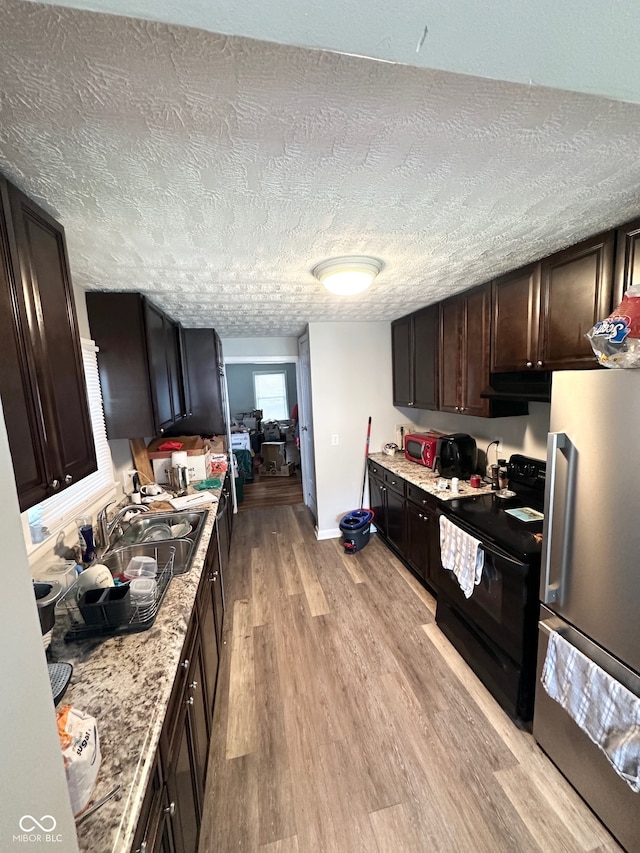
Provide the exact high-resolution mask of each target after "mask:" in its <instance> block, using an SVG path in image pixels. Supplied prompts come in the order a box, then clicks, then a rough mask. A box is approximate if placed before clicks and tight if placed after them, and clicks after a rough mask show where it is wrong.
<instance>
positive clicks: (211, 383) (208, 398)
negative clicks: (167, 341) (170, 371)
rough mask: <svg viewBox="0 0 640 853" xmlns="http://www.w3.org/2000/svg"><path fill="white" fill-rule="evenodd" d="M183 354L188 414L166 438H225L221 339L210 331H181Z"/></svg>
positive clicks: (171, 429)
mask: <svg viewBox="0 0 640 853" xmlns="http://www.w3.org/2000/svg"><path fill="white" fill-rule="evenodd" d="M182 343H183V354H184V359H185V373H186V376H187V389H188V397H189V415H188V417H187V418H185V420H183V421H180V422H179V423H178V424H176V425H175V426H173V427H170V428H168V429H167V430H166V433H167V435H171V434H172V433H173V434H177V433H180V434H181V435H224V434H225V433H226V431H227V427H226V417H225V413H224V408H223V394H222V387H223V386H222V376H223V372H224V362H223V356H222V345H221V343H220V338H219V337H218V335H217V333H216V332H215V331H214V330H213V329H183V330H182Z"/></svg>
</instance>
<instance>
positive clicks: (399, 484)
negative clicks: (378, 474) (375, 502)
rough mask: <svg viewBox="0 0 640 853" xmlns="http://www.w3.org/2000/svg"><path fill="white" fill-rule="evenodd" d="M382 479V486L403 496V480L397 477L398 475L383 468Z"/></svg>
mask: <svg viewBox="0 0 640 853" xmlns="http://www.w3.org/2000/svg"><path fill="white" fill-rule="evenodd" d="M383 479H384V484H385V486H386V487H387V488H388V489H391V490H392V491H393V492H397V493H398V494H399V495H403V496H404V486H405V480H403V479H402V477H399V476H398V474H394V473H393V471H388V470H387V469H386V468H385V469H384V476H383Z"/></svg>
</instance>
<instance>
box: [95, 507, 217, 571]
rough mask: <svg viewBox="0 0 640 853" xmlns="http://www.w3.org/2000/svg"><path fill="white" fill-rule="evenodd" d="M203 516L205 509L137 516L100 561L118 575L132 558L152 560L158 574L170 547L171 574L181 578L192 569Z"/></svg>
mask: <svg viewBox="0 0 640 853" xmlns="http://www.w3.org/2000/svg"><path fill="white" fill-rule="evenodd" d="M206 517H207V510H189V511H188V512H187V511H182V512H178V511H172V512H154V513H148V514H147V513H145V514H144V515H138V516H136V517H135V518H134V519H132V520H131V522H130V523H129V525H128V527H126V529H125V530H124V531H123V532H122V533H121V534H119V535H118V536H117V537H116V538H115V539H113V540H112V541H111V543H110V545H109V548H108V550H107V552H106V553H105V554H104V555H103V556H102V558H101V559H100V562H101V563H104V564H105V565H106V566H108V567H109V569H110V570H111V573H112V574H114V575H119V574H122V573H123V572H124V570H125V569H126V568H127V566H128V565H129V561H130V560H131V558H132V557H140V556H146V557H155V558H156V559H157V561H158V569H159V570H160V571H161V570H162V567H163V566H164V565H166V563H167V561H168V560H169V557H170V556H171V548H172V547H173V548H175V558H174V564H173V574H174V575H184V574H186V573H187V572H188V571H189V569H190V568H191V562H192V560H193V556H194V554H195V552H196V550H197V548H198V543H199V542H200V537H201V536H202V529H203V527H204V522H205V520H206ZM172 532H173V533H174V535H173V536H172Z"/></svg>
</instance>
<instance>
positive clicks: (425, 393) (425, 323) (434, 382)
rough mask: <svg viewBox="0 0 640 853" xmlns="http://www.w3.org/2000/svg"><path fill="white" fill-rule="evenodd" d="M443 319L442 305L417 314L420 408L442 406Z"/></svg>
mask: <svg viewBox="0 0 640 853" xmlns="http://www.w3.org/2000/svg"><path fill="white" fill-rule="evenodd" d="M439 320H440V309H439V307H438V305H430V306H429V307H428V308H424V309H423V310H422V311H418V312H417V313H416V314H414V315H413V374H414V389H415V393H414V398H413V400H414V405H415V407H416V408H418V409H437V408H438V350H439V338H438V331H439V328H438V326H439Z"/></svg>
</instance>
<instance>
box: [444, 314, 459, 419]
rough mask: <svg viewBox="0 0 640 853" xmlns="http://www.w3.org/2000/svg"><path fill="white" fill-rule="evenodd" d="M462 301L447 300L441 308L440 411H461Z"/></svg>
mask: <svg viewBox="0 0 640 853" xmlns="http://www.w3.org/2000/svg"><path fill="white" fill-rule="evenodd" d="M461 304H462V303H461V301H460V299H458V298H457V297H454V298H453V299H447V300H446V301H445V302H443V303H442V305H441V306H440V371H439V373H440V383H439V384H440V389H439V390H440V409H441V411H443V412H457V411H459V409H460V343H461V341H460V328H461V317H460V312H461Z"/></svg>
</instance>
